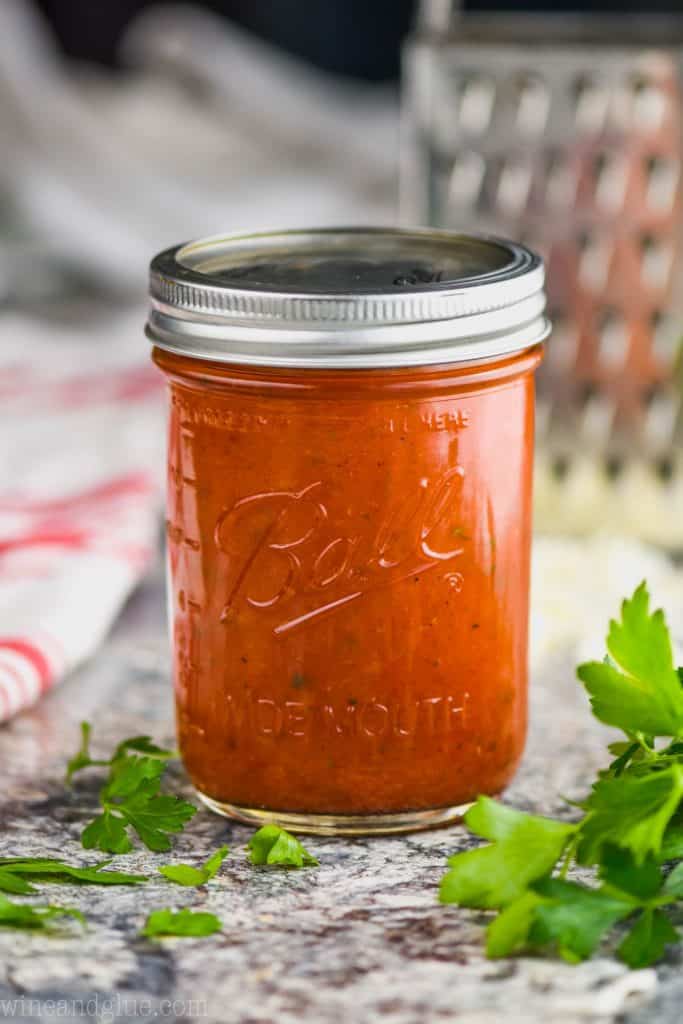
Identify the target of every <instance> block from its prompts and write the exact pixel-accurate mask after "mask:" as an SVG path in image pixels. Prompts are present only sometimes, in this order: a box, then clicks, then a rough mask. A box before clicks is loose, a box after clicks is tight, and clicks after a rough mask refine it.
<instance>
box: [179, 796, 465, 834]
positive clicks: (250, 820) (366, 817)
mask: <svg viewBox="0 0 683 1024" xmlns="http://www.w3.org/2000/svg"><path fill="white" fill-rule="evenodd" d="M197 796H198V797H199V799H200V800H201V801H202V803H203V804H205V805H206V806H207V807H208V808H209V810H211V811H215V813H216V814H222V815H223V816H224V817H226V818H234V819H235V820H236V821H241V822H244V823H245V824H247V825H257V826H261V825H268V824H273V823H275V824H276V825H280V826H281V827H282V828H286V829H287V830H288V831H289V832H300V833H303V834H305V835H313V836H385V835H392V834H395V833H397V832H418V831H422V830H424V829H430V828H438V827H439V826H440V825H446V824H449V823H452V822H454V821H458V820H459V819H460V818H462V816H463V815H464V814H465V812H466V811H467V810H468V809H469V808H470V807H471V806H472V802H470V803H465V804H458V805H456V806H453V807H437V808H436V809H434V810H428V811H402V812H400V813H397V814H303V813H301V814H298V813H295V812H292V811H265V810H262V809H260V808H254V807H239V806H237V804H228V803H224V802H223V801H221V800H214V798H213V797H210V796H207V795H206V793H202V792H201V790H197Z"/></svg>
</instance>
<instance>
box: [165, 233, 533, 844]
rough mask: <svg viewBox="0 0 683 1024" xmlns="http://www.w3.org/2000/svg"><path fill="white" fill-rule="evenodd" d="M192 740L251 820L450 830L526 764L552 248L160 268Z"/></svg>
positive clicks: (189, 764) (384, 252)
mask: <svg viewBox="0 0 683 1024" xmlns="http://www.w3.org/2000/svg"><path fill="white" fill-rule="evenodd" d="M151 280H152V287H151V291H152V311H151V314H150V320H149V324H148V334H149V336H150V338H151V339H152V340H153V342H154V344H155V348H154V359H155V361H156V362H157V364H158V365H159V366H160V368H161V369H162V370H163V372H164V374H165V375H166V377H167V380H168V392H169V399H170V420H169V468H168V530H167V532H168V564H169V606H170V620H171V629H172V638H173V651H174V675H175V695H176V707H177V721H178V735H179V744H180V751H181V754H182V757H183V761H184V763H185V766H186V768H187V771H188V773H189V775H190V778H191V779H192V782H193V783H194V785H195V787H196V788H197V790H198V793H199V795H200V796H201V798H202V800H204V802H205V803H207V804H208V805H209V806H210V807H211V808H213V809H214V810H217V811H220V812H222V813H225V814H228V815H231V816H233V817H236V818H239V819H241V820H245V821H250V822H254V823H262V822H264V821H273V820H274V821H277V822H278V823H280V824H282V825H284V826H285V827H287V828H291V829H293V830H299V831H309V832H326V833H338V834H341V833H346V834H353V833H381V832H391V831H402V830H407V829H414V828H420V827H426V826H429V825H432V824H436V823H438V822H443V821H446V820H450V819H452V818H454V817H456V816H458V815H459V814H460V813H462V810H463V808H464V806H466V805H467V804H468V803H469V802H470V801H472V800H473V799H474V798H475V797H476V796H477V795H478V794H480V793H488V794H496V793H499V792H500V791H501V790H502V788H503V787H504V786H505V785H506V783H507V782H508V781H509V779H510V777H511V776H512V774H513V772H514V770H515V767H516V765H517V763H518V761H519V758H520V756H521V754H522V750H523V745H524V737H525V730H526V688H527V678H526V671H527V670H526V658H527V618H528V590H529V546H530V521H531V505H530V502H531V474H532V458H533V396H534V383H533V381H534V378H533V372H534V370H535V368H536V367H537V365H538V363H539V361H540V358H541V351H542V346H541V342H542V340H543V338H544V337H545V335H546V333H547V322H546V320H545V318H544V315H543V308H544V295H543V270H542V265H541V263H540V261H539V259H538V258H537V257H536V256H535V255H534V254H532V253H531V252H529V251H528V250H526V249H524V248H523V247H521V246H517V245H514V244H512V243H508V242H503V241H497V240H490V239H479V238H474V237H464V236H458V235H452V234H449V233H446V232H431V231H430V232H417V231H416V232H409V231H398V230H381V229H375V230H372V229H355V230H348V229H345V230H331V229H329V230H325V231H317V232H315V231H314V232H292V233H284V234H282V233H280V234H277V235H275V234H273V235H254V236H242V237H230V238H216V239H208V240H202V241H200V242H197V243H193V244H191V245H188V246H184V247H181V248H176V249H172V250H169V251H167V252H165V253H162V254H160V256H158V257H157V258H156V259H155V261H154V262H153V264H152V278H151Z"/></svg>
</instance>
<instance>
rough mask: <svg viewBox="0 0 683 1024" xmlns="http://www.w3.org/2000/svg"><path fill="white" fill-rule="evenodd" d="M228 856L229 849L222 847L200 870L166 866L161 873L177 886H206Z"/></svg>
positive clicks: (188, 867)
mask: <svg viewBox="0 0 683 1024" xmlns="http://www.w3.org/2000/svg"><path fill="white" fill-rule="evenodd" d="M227 855H228V847H227V846H221V847H220V849H218V850H216V852H215V853H214V854H213V855H212V856H211V857H209V859H208V860H207V861H206V863H205V864H203V865H202V866H201V867H200V868H195V867H192V866H191V865H190V864H165V865H164V866H163V867H160V868H159V871H160V873H161V874H162V875H163V876H164V878H168V880H169V882H175V883H176V884H177V885H195V886H196V885H205V884H206V882H208V881H209V879H211V878H213V876H214V875H215V874H216V872H217V871H218V869H219V868H220V866H221V864H222V863H223V861H224V860H225V858H226V857H227Z"/></svg>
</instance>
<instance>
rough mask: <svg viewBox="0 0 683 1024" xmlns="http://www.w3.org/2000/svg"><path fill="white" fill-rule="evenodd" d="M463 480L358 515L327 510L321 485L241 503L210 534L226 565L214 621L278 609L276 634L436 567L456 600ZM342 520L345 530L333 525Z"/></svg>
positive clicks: (428, 485)
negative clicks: (240, 612) (244, 611)
mask: <svg viewBox="0 0 683 1024" xmlns="http://www.w3.org/2000/svg"><path fill="white" fill-rule="evenodd" d="M463 480H464V470H463V469H462V467H461V466H454V467H451V468H450V469H449V470H447V472H446V473H444V474H442V475H441V476H439V477H438V478H436V479H434V480H430V479H429V478H426V477H423V478H422V479H420V480H419V482H418V486H417V489H416V493H415V494H414V495H413V496H412V497H411V498H410V499H406V500H403V501H401V502H396V503H394V506H393V507H389V508H388V509H385V510H383V509H381V508H379V509H378V508H373V509H372V510H371V511H367V512H361V513H356V514H353V513H352V512H351V510H346V509H343V508H341V509H340V508H339V507H336V506H337V505H339V502H340V496H339V495H337V496H336V498H335V502H336V505H335V507H334V508H332V507H331V505H330V499H329V498H327V497H326V488H325V486H324V484H323V481H321V480H316V481H314V482H313V483H310V484H308V485H307V486H305V487H303V488H301V489H300V490H291V491H289V490H282V491H264V492H260V493H258V494H252V495H249V496H247V497H244V498H241V499H240V500H239V501H237V502H235V504H234V505H232V506H231V507H230V508H227V509H225V510H224V511H223V512H222V513H221V515H220V516H219V518H218V521H217V522H216V526H215V530H214V541H215V544H216V547H217V548H218V550H219V551H220V552H222V553H223V555H225V556H226V558H227V566H226V569H227V572H226V578H227V595H226V602H225V605H224V607H223V609H222V612H221V621H223V622H229V621H230V620H231V618H232V617H233V616H234V615H235V614H236V613H237V612H238V610H239V608H240V607H244V606H245V605H246V606H247V607H249V608H252V609H263V610H265V609H269V610H271V611H272V612H273V613H274V610H276V609H277V613H278V614H277V615H276V616H275V618H276V624H275V626H274V627H273V631H274V633H275V634H276V635H281V634H285V633H288V632H289V631H290V630H292V629H295V628H297V627H300V626H303V625H304V624H305V623H307V622H310V621H312V620H314V619H317V618H319V617H320V616H322V615H327V614H329V613H331V612H333V611H334V610H335V609H338V608H341V607H343V606H344V605H347V604H349V603H350V602H352V601H356V600H358V599H360V598H362V597H364V596H365V595H367V594H370V593H372V592H373V591H375V590H378V589H381V588H385V587H390V586H394V585H395V584H397V583H399V582H401V581H403V580H407V579H410V578H411V577H416V576H419V574H421V573H424V572H428V571H434V570H437V569H438V568H439V567H441V568H443V569H446V568H447V571H445V572H444V574H443V575H444V579H445V581H446V582H447V584H448V585H449V586H450V587H451V588H452V589H453V590H455V591H456V592H459V591H460V590H461V589H462V586H463V582H464V580H463V576H462V573H460V572H458V571H453V569H452V568H451V564H450V563H452V562H453V560H454V559H457V558H458V557H459V556H460V555H462V554H463V552H464V549H465V547H464V546H465V543H466V541H467V539H468V538H467V537H466V535H465V534H464V532H463V531H462V529H461V528H460V527H458V526H457V518H458V509H459V507H460V505H461V491H462V485H463ZM369 500H370V501H371V500H372V497H371V496H369ZM379 502H380V498H377V499H376V504H378V503H379ZM345 518H346V519H348V520H349V525H348V526H347V525H346V524H344V525H343V527H340V523H341V522H343V520H344V519H345Z"/></svg>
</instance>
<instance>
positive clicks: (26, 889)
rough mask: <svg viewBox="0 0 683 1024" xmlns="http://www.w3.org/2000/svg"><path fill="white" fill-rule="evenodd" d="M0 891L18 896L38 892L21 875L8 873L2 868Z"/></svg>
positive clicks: (0, 869)
mask: <svg viewBox="0 0 683 1024" xmlns="http://www.w3.org/2000/svg"><path fill="white" fill-rule="evenodd" d="M0 889H2V891H3V892H13V893H16V894H17V895H22V896H25V895H27V894H28V893H31V892H37V891H38V890H37V889H36V887H35V886H34V885H31V884H30V882H27V881H26V880H25V879H23V878H21V876H20V875H15V874H12V872H11V871H6V870H4V869H3V868H1V867H0Z"/></svg>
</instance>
